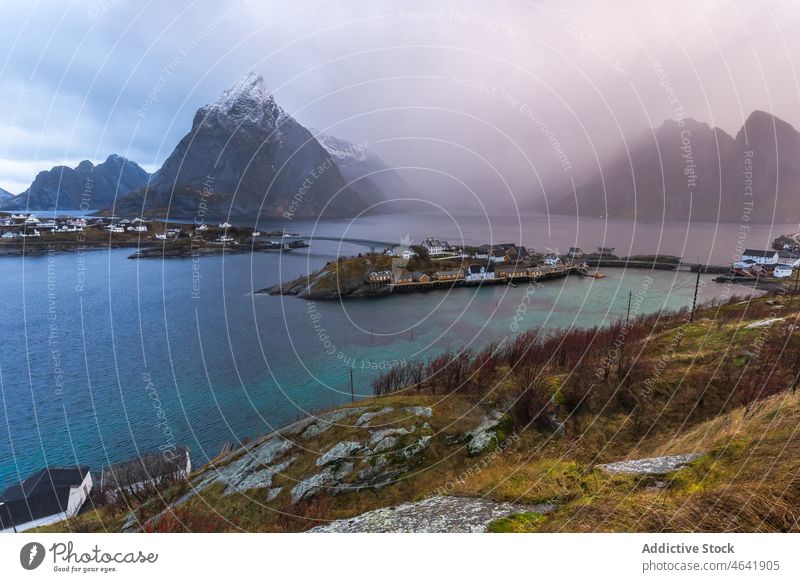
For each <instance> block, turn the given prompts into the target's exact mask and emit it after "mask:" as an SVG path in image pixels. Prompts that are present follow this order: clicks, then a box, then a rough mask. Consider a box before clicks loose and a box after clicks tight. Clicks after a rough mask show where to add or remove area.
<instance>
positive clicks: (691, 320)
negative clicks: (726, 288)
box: [689, 263, 700, 323]
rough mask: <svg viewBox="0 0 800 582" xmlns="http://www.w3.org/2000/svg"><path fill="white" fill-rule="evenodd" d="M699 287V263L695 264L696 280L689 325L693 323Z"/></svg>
mask: <svg viewBox="0 0 800 582" xmlns="http://www.w3.org/2000/svg"><path fill="white" fill-rule="evenodd" d="M699 287H700V263H697V280H696V281H695V282H694V299H693V300H692V312H691V314H690V315H689V323H692V322H693V321H694V312H695V310H696V309H697V289H698V288H699Z"/></svg>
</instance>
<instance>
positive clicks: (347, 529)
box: [309, 496, 554, 533]
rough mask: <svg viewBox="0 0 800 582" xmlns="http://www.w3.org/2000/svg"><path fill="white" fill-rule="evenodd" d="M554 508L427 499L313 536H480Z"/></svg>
mask: <svg viewBox="0 0 800 582" xmlns="http://www.w3.org/2000/svg"><path fill="white" fill-rule="evenodd" d="M553 509H554V506H552V505H549V504H543V505H522V504H517V503H497V502H495V501H489V500H487V499H481V498H477V497H445V496H437V497H430V498H428V499H425V500H423V501H417V502H414V503H404V504H402V505H397V506H395V507H387V508H384V509H376V510H375V511H368V512H367V513H362V514H361V515H357V516H356V517H351V518H350V519H340V520H336V521H332V522H330V523H328V524H325V525H321V526H317V527H315V528H313V529H311V530H309V531H310V532H313V533H480V532H485V531H487V526H488V525H489V523H490V522H492V521H494V520H496V519H500V518H501V517H507V516H509V515H513V514H515V513H524V512H528V511H535V512H538V513H547V512H550V511H553Z"/></svg>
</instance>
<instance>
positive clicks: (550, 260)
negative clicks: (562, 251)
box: [544, 254, 561, 267]
mask: <svg viewBox="0 0 800 582" xmlns="http://www.w3.org/2000/svg"><path fill="white" fill-rule="evenodd" d="M544 264H545V265H550V266H551V267H552V266H555V265H560V264H561V259H559V258H558V255H556V254H549V255H547V256H546V257H545V258H544Z"/></svg>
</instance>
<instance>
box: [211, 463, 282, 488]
mask: <svg viewBox="0 0 800 582" xmlns="http://www.w3.org/2000/svg"><path fill="white" fill-rule="evenodd" d="M293 462H294V459H287V460H286V461H284V462H283V463H278V464H277V465H273V466H271V467H266V468H264V469H258V470H256V471H254V472H252V473H247V474H243V475H241V478H238V479H235V480H232V481H230V482H228V486H227V487H226V488H225V492H224V493H223V494H224V495H230V494H231V493H243V492H245V491H247V490H248V489H264V488H271V487H272V478H273V477H274V476H275V475H278V474H279V473H282V472H283V471H285V470H286V468H287V467H288V466H289V465H291V464H292V463H293Z"/></svg>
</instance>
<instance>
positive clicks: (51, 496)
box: [0, 467, 89, 528]
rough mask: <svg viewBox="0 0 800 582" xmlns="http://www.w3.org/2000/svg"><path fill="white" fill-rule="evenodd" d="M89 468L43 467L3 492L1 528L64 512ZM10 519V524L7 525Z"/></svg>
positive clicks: (1, 496)
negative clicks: (71, 492)
mask: <svg viewBox="0 0 800 582" xmlns="http://www.w3.org/2000/svg"><path fill="white" fill-rule="evenodd" d="M88 473H89V467H46V468H44V469H41V470H40V471H37V472H36V473H33V474H32V475H29V476H28V477H26V478H25V479H23V480H22V481H20V482H19V483H17V484H16V485H12V486H11V487H9V488H8V489H6V490H5V491H4V492H3V494H2V495H0V499H2V501H5V505H4V506H2V507H0V524H2V526H3V527H4V528H6V527H10V526H11V525H12V524H13V525H22V524H23V523H27V522H29V521H33V520H35V519H41V518H43V517H49V516H51V515H56V514H58V513H62V512H65V511H66V510H67V503H68V502H69V493H70V490H71V489H72V488H73V487H79V486H80V485H81V483H83V480H84V479H85V478H86V475H87V474H88ZM9 517H10V523H9Z"/></svg>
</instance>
